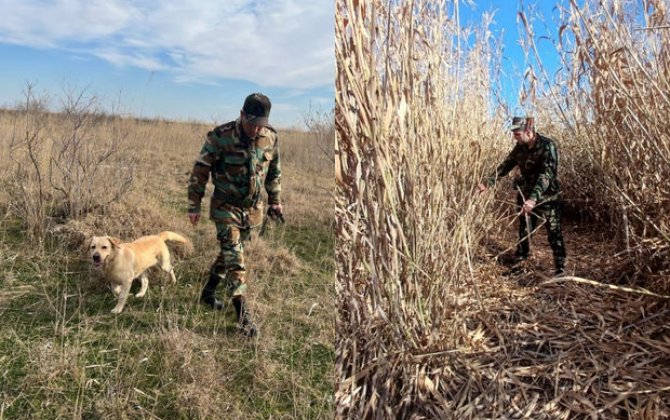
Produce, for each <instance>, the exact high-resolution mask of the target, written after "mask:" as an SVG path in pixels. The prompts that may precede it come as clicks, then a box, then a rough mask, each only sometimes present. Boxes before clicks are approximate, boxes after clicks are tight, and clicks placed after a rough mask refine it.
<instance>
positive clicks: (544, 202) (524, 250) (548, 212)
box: [486, 134, 565, 271]
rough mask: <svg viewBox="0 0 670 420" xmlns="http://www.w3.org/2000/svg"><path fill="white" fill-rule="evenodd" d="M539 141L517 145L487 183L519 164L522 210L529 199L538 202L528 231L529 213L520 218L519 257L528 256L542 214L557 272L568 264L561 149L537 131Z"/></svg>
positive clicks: (519, 208) (517, 254)
mask: <svg viewBox="0 0 670 420" xmlns="http://www.w3.org/2000/svg"><path fill="white" fill-rule="evenodd" d="M536 135H537V138H536V143H535V145H534V146H533V148H532V149H528V147H526V145H520V144H517V145H516V146H515V147H514V149H512V151H511V152H510V153H509V155H508V156H507V158H506V159H505V160H504V161H503V163H501V164H500V165H499V166H498V168H497V169H496V173H495V175H493V176H491V177H490V178H488V180H487V182H486V184H487V186H491V185H493V184H495V181H496V180H497V179H498V178H500V177H503V176H505V175H507V174H508V173H509V172H510V171H511V170H512V169H513V168H514V167H515V166H518V167H519V170H520V172H521V176H520V177H518V178H517V179H515V180H514V187H515V189H516V190H517V191H519V194H518V195H517V204H518V209H517V210H518V211H520V210H521V206H522V205H523V203H524V201H525V200H528V199H531V200H535V201H536V203H537V205H536V207H535V208H533V212H532V213H531V214H530V215H529V219H530V222H531V226H530V231H529V230H528V226H527V222H526V220H527V219H526V216H525V215H521V216H520V217H519V243H518V245H517V251H516V256H517V258H520V259H524V258H527V257H528V255H529V253H530V249H529V241H528V237H529V234H530V232H532V231H533V230H534V229H535V227H536V226H537V225H538V219H539V218H540V217H542V218H544V219H546V225H547V235H548V238H549V244H550V245H551V249H552V251H553V254H554V263H555V266H556V270H557V271H562V270H563V268H564V266H565V244H564V243H563V233H562V231H561V203H560V199H559V198H560V192H561V186H560V183H559V181H558V171H557V169H558V151H557V149H556V143H555V142H554V140H552V139H550V138H548V137H545V136H542V135H540V134H536Z"/></svg>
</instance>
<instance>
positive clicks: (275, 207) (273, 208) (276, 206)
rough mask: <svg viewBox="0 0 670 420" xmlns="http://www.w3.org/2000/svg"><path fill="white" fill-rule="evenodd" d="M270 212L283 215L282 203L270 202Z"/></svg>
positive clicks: (273, 214)
mask: <svg viewBox="0 0 670 420" xmlns="http://www.w3.org/2000/svg"><path fill="white" fill-rule="evenodd" d="M269 210H270V211H269V214H270V215H272V216H275V217H279V216H281V215H283V214H284V213H283V212H282V208H281V204H270V209H269Z"/></svg>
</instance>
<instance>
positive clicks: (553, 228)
mask: <svg viewBox="0 0 670 420" xmlns="http://www.w3.org/2000/svg"><path fill="white" fill-rule="evenodd" d="M517 204H518V207H517V211H521V206H522V205H523V200H522V198H521V196H517ZM527 220H528V221H530V224H531V226H530V231H529V230H528V222H527ZM540 222H544V223H545V226H546V227H547V238H548V239H549V245H550V246H551V251H552V252H553V254H554V264H555V267H556V268H557V269H559V268H563V267H565V244H564V243H563V231H562V229H561V204H560V202H557V201H554V202H549V203H545V204H541V205H539V206H537V207H535V208H534V209H533V212H532V213H531V214H530V215H529V216H528V217H526V216H525V215H521V216H519V243H518V244H517V249H516V255H517V257H520V258H527V257H528V255H529V254H530V240H529V238H530V233H531V232H533V231H534V230H535V229H536V228H537V226H538V225H539V224H540Z"/></svg>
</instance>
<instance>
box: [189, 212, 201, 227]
mask: <svg viewBox="0 0 670 420" xmlns="http://www.w3.org/2000/svg"><path fill="white" fill-rule="evenodd" d="M188 220H189V221H190V222H191V224H192V225H193V226H195V225H197V224H198V222H199V221H200V213H189V214H188Z"/></svg>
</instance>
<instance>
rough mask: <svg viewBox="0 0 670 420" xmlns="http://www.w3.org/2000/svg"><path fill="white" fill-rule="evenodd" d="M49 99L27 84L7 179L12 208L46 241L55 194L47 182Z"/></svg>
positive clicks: (33, 234)
mask: <svg viewBox="0 0 670 420" xmlns="http://www.w3.org/2000/svg"><path fill="white" fill-rule="evenodd" d="M47 102H48V99H47V97H46V95H38V94H36V93H35V89H34V86H33V85H32V84H27V85H26V88H25V90H24V100H23V103H21V104H20V106H19V111H20V112H19V113H17V114H14V115H13V116H12V117H13V124H12V135H11V138H10V141H9V158H10V160H11V166H12V169H11V170H10V171H9V172H8V176H7V178H6V179H5V180H4V184H5V189H6V190H7V193H8V195H9V197H10V199H9V203H8V204H9V212H10V213H12V214H14V215H15V216H16V217H18V218H19V219H20V220H21V221H22V222H23V223H24V224H25V226H26V228H27V229H26V231H27V234H28V236H29V238H31V239H33V240H37V241H39V242H41V241H43V239H44V237H45V235H46V233H47V230H48V225H49V219H48V218H47V215H48V207H49V206H50V204H51V201H52V196H51V195H50V189H49V186H48V184H47V171H46V170H45V165H44V155H45V153H46V150H45V149H47V148H48V138H47V136H48V120H49V118H50V117H49V113H48V111H47Z"/></svg>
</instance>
